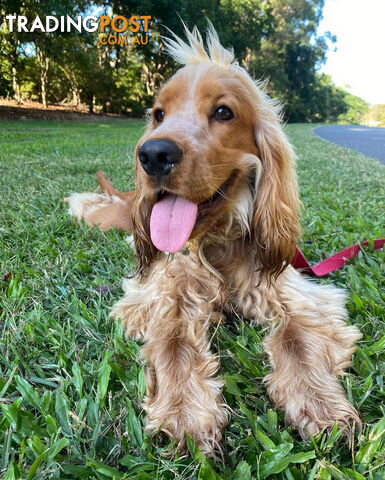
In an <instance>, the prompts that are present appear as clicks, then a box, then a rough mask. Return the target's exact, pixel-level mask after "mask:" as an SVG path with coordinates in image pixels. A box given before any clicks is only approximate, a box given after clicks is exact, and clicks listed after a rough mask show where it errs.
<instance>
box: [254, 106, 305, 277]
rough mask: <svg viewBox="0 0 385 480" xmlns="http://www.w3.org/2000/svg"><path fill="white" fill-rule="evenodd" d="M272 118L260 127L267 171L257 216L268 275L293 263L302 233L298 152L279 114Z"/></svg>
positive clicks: (260, 260)
mask: <svg viewBox="0 0 385 480" xmlns="http://www.w3.org/2000/svg"><path fill="white" fill-rule="evenodd" d="M270 114H272V112H270ZM271 120H272V121H271V122H266V123H265V124H262V125H260V126H259V127H257V128H256V141H257V147H258V150H259V157H260V159H261V162H262V168H263V173H262V177H261V179H260V182H259V187H258V193H257V195H256V200H255V207H254V217H253V233H254V239H255V241H256V242H257V244H258V248H257V263H258V265H259V266H260V268H261V272H262V274H264V275H266V276H267V277H268V278H271V276H273V275H275V276H278V275H279V274H280V273H281V272H282V271H283V270H284V269H285V268H286V267H287V266H288V265H289V263H290V262H291V260H292V259H293V257H294V254H295V247H296V242H297V239H298V237H299V236H300V233H301V227H300V223H299V219H298V214H299V199H298V186H297V178H296V173H295V168H294V152H293V149H292V147H291V145H290V144H289V142H288V140H287V139H286V136H285V134H284V133H283V131H282V128H281V126H280V123H279V120H278V118H277V117H276V116H275V115H274V118H271Z"/></svg>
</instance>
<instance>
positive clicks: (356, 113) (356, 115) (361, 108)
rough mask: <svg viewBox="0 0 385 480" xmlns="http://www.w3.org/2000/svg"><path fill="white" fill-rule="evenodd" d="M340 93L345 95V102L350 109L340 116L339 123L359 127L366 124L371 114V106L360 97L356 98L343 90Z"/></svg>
mask: <svg viewBox="0 0 385 480" xmlns="http://www.w3.org/2000/svg"><path fill="white" fill-rule="evenodd" d="M340 91H341V93H342V94H343V95H344V101H345V103H346V105H348V109H347V111H346V112H344V113H342V114H341V115H339V117H338V122H339V123H348V124H357V125H360V124H362V123H364V121H365V119H366V117H367V114H368V112H369V105H368V104H367V103H366V102H365V100H363V99H362V98H360V97H356V96H355V95H352V94H351V93H349V92H346V91H344V90H342V89H340Z"/></svg>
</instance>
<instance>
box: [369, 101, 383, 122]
mask: <svg viewBox="0 0 385 480" xmlns="http://www.w3.org/2000/svg"><path fill="white" fill-rule="evenodd" d="M368 116H369V120H371V121H372V122H373V123H374V124H375V125H377V126H378V127H385V105H384V104H380V105H374V106H373V107H372V108H371V109H370V111H369V115H368Z"/></svg>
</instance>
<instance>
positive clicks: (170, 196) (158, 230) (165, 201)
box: [150, 173, 236, 253]
mask: <svg viewBox="0 0 385 480" xmlns="http://www.w3.org/2000/svg"><path fill="white" fill-rule="evenodd" d="M235 177H236V175H235V174H234V173H233V174H231V175H230V176H229V177H228V179H227V180H226V181H225V182H224V183H223V184H222V185H221V186H220V187H219V188H218V190H217V191H216V192H215V193H214V194H213V195H211V197H210V198H208V199H207V200H205V201H203V202H201V203H199V204H197V203H194V202H191V201H190V200H187V199H186V198H183V197H180V196H178V195H175V194H174V193H169V192H165V191H162V192H160V193H159V194H158V198H157V201H156V203H155V205H154V206H153V208H152V212H151V219H150V234H151V241H152V243H153V244H154V245H155V247H156V248H157V249H158V250H161V251H163V252H171V253H175V252H179V251H180V250H182V248H183V247H184V246H185V245H186V242H187V241H188V239H189V238H190V236H191V233H192V232H193V230H194V227H195V226H196V225H199V224H200V223H201V222H202V221H203V219H205V218H206V217H207V216H208V215H209V214H211V213H212V212H213V211H214V210H216V209H217V208H218V207H219V206H220V205H221V204H222V203H223V202H224V201H226V200H228V197H227V193H228V191H229V189H230V186H231V185H232V184H233V182H234V180H235Z"/></svg>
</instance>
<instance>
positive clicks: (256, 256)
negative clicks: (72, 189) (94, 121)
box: [68, 25, 360, 453]
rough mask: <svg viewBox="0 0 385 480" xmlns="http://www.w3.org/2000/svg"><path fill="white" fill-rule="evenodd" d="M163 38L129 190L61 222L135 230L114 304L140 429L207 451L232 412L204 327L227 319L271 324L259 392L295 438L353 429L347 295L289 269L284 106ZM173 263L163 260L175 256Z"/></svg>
mask: <svg viewBox="0 0 385 480" xmlns="http://www.w3.org/2000/svg"><path fill="white" fill-rule="evenodd" d="M186 35H187V41H188V43H185V42H184V41H182V40H181V39H180V38H178V37H176V36H174V37H173V38H171V39H168V40H165V43H166V47H167V50H168V53H169V54H170V55H172V57H173V58H174V59H175V60H176V61H177V62H179V63H180V64H182V65H183V68H181V69H180V70H179V71H178V72H177V73H176V74H175V75H174V76H173V77H172V78H171V79H170V80H169V81H168V82H167V83H166V84H165V86H164V87H163V88H162V89H161V91H160V92H159V95H158V96H157V98H156V100H155V104H154V107H153V109H152V113H151V119H150V121H149V123H148V126H147V129H146V131H145V133H144V135H143V136H142V138H141V139H140V140H139V142H138V145H137V147H136V152H135V172H136V188H135V191H133V192H128V193H119V192H117V191H116V190H115V189H114V188H113V186H112V184H111V183H110V182H109V181H108V180H107V179H106V178H105V177H104V176H103V175H102V174H101V173H100V174H99V183H100V185H101V187H102V190H103V192H104V193H102V194H96V193H76V194H72V196H71V197H70V198H69V199H68V202H69V205H70V213H71V214H73V215H75V216H76V217H77V218H78V219H84V220H85V221H86V222H87V223H88V224H89V225H98V226H99V227H100V229H101V230H107V229H109V228H111V227H117V228H120V229H122V230H127V231H132V233H133V236H134V241H135V248H136V252H137V257H138V272H137V274H136V276H135V277H134V278H131V279H128V280H125V281H124V289H125V295H124V297H123V298H122V299H121V300H120V301H118V302H117V303H116V304H115V306H114V307H113V311H112V313H113V315H114V317H116V318H120V319H121V321H122V322H123V326H124V328H125V330H126V333H127V335H128V336H129V337H132V338H137V339H142V341H143V348H142V354H143V357H144V358H145V360H146V365H147V366H146V385H147V396H146V399H145V403H144V408H145V410H146V412H147V429H148V430H150V431H158V430H159V429H160V430H163V431H165V432H167V433H168V434H169V435H170V436H171V437H173V438H174V439H175V440H176V441H177V443H178V445H179V446H180V447H183V445H184V443H185V432H188V434H189V435H190V436H191V437H192V438H193V439H194V440H195V442H196V443H197V444H198V445H199V446H200V448H201V449H202V450H203V451H204V452H205V453H210V452H212V450H213V448H214V447H215V446H216V445H217V442H218V441H219V440H220V438H221V434H222V431H223V429H224V427H225V426H226V424H227V422H228V420H229V418H228V417H229V416H228V409H227V408H226V405H225V403H224V399H223V396H222V394H221V387H222V384H223V381H222V380H221V378H218V377H217V376H216V374H217V370H218V366H219V364H218V358H217V356H216V355H214V354H213V353H212V352H211V351H210V343H209V328H210V324H211V323H212V322H218V321H219V320H220V319H221V318H222V315H223V312H226V311H230V310H232V309H234V310H235V311H237V312H239V313H240V314H242V315H244V316H245V317H247V318H250V319H253V320H254V321H255V322H257V323H258V324H263V325H268V326H269V327H270V333H269V335H268V336H267V338H266V339H265V341H264V347H265V350H266V352H267V354H268V356H269V358H270V361H271V366H272V371H271V373H270V374H269V375H268V376H267V377H266V382H267V385H268V393H269V394H270V397H271V399H272V400H273V402H274V403H275V404H276V406H277V407H278V408H279V409H282V410H284V411H285V418H286V420H287V422H288V423H290V424H291V425H293V426H295V427H296V428H297V429H298V431H299V432H300V434H301V435H302V437H303V438H307V437H308V436H309V434H312V435H314V434H316V433H317V432H318V431H320V430H321V429H324V428H328V427H331V426H332V425H333V424H334V423H335V422H337V423H338V424H339V425H340V426H344V427H346V430H348V431H350V429H351V425H352V424H353V425H354V423H355V424H356V425H357V424H358V425H359V424H360V420H359V416H358V413H357V412H356V410H355V409H354V407H353V406H352V405H351V404H350V403H349V402H348V400H347V398H346V396H345V393H344V390H343V388H342V386H341V385H340V383H339V381H338V376H339V375H341V374H343V372H344V369H345V368H346V367H347V366H348V365H349V364H350V361H351V355H352V353H353V352H354V350H355V346H354V345H355V342H356V341H357V339H359V338H360V333H359V331H358V330H357V328H355V327H354V326H348V325H347V324H346V323H345V321H346V311H345V308H344V301H345V294H344V292H343V291H341V290H337V289H336V288H334V287H331V286H325V285H317V284H316V283H314V282H312V281H310V280H308V279H306V278H304V277H303V276H301V275H300V274H299V273H298V272H297V271H295V270H294V269H293V267H292V266H291V265H290V262H291V260H292V259H293V256H294V254H295V247H296V241H297V239H298V237H299V235H300V224H299V221H298V211H299V201H298V189H297V182H296V175H295V170H294V159H293V157H294V155H293V150H292V148H291V146H290V144H289V143H288V141H287V139H286V137H285V134H284V133H283V131H282V126H281V119H280V108H279V106H278V105H277V103H275V102H274V101H272V100H271V99H270V98H268V97H267V96H266V94H265V93H264V92H263V90H262V89H261V86H260V85H258V84H256V83H255V82H254V81H253V80H252V79H251V78H250V76H249V75H248V73H247V72H246V71H245V70H244V69H243V68H241V67H240V66H238V65H237V64H236V63H235V62H234V57H233V53H232V52H231V51H229V50H226V49H224V48H223V47H222V46H221V45H220V43H219V40H218V37H217V34H216V32H215V31H214V29H213V28H212V26H211V25H210V26H209V30H208V35H207V50H206V49H205V47H204V43H203V41H202V37H201V35H200V33H199V32H198V31H197V30H196V29H194V30H193V31H192V32H189V31H188V30H186ZM170 253H172V255H171V254H170Z"/></svg>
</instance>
